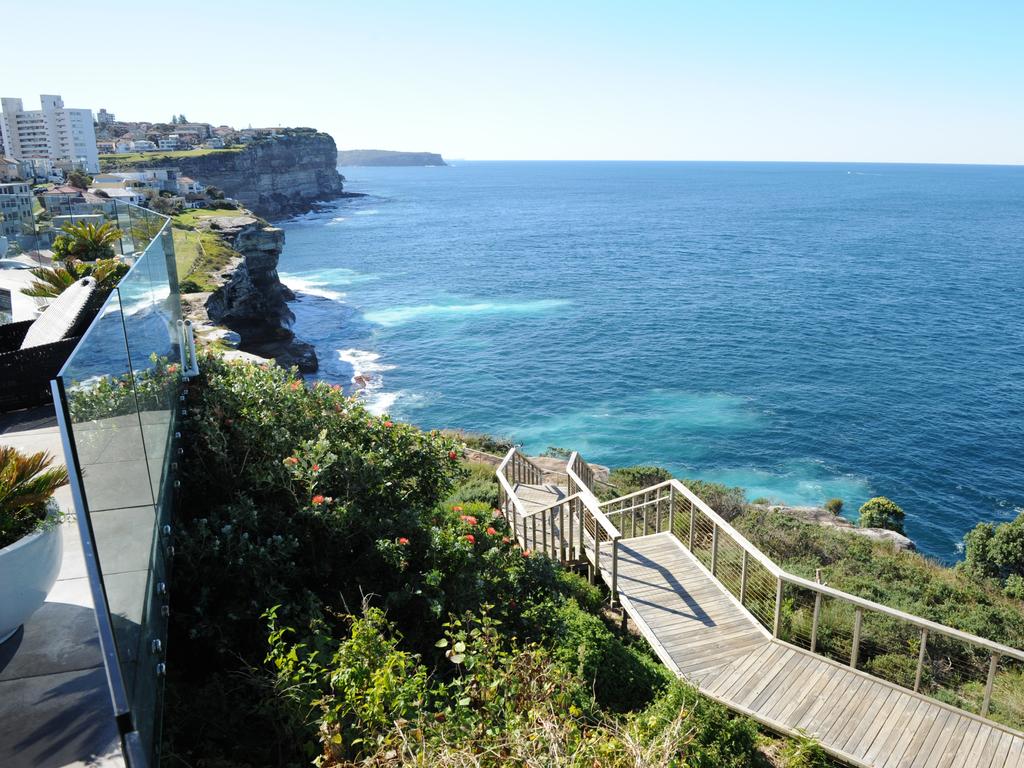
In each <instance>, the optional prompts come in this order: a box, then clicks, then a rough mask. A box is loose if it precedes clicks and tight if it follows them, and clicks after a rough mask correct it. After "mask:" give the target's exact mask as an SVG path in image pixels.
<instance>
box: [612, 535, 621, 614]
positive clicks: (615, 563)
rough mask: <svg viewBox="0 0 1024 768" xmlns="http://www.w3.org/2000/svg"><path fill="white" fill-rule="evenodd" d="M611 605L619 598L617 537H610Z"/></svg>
mask: <svg viewBox="0 0 1024 768" xmlns="http://www.w3.org/2000/svg"><path fill="white" fill-rule="evenodd" d="M611 595H612V607H613V608H614V607H615V606H616V605H617V604H618V602H619V600H618V595H619V537H618V536H616V537H615V538H614V539H612V592H611Z"/></svg>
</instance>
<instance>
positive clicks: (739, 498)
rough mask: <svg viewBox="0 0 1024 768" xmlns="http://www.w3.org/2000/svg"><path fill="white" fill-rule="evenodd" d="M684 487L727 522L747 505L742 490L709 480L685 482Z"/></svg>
mask: <svg viewBox="0 0 1024 768" xmlns="http://www.w3.org/2000/svg"><path fill="white" fill-rule="evenodd" d="M683 485H685V486H686V487H687V488H689V489H690V490H691V491H693V492H694V493H695V494H697V495H698V496H699V497H700V498H701V499H702V500H703V501H704V503H705V504H707V505H708V506H709V507H711V508H712V509H713V510H715V512H717V513H718V514H719V515H721V516H722V517H724V518H725V519H726V520H732V519H733V518H735V517H736V516H737V515H738V514H740V513H741V512H742V511H743V508H744V507H745V506H746V505H747V499H746V495H745V494H744V492H743V489H742V488H737V487H735V486H730V485H725V484H724V483H712V482H708V481H707V480H683Z"/></svg>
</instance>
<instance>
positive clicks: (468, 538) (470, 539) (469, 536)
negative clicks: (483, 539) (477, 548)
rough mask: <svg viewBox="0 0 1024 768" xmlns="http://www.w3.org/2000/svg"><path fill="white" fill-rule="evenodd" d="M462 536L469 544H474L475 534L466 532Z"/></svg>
mask: <svg viewBox="0 0 1024 768" xmlns="http://www.w3.org/2000/svg"><path fill="white" fill-rule="evenodd" d="M463 538H464V539H465V540H466V541H468V542H469V543H470V544H476V536H474V535H473V534H472V533H467V534H466V535H465V536H463Z"/></svg>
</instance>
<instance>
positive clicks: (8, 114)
mask: <svg viewBox="0 0 1024 768" xmlns="http://www.w3.org/2000/svg"><path fill="white" fill-rule="evenodd" d="M39 101H40V106H41V107H42V109H34V110H26V109H25V108H24V106H23V105H22V102H21V99H15V98H3V99H0V110H2V112H0V136H2V140H3V146H4V152H5V153H6V154H7V155H9V156H11V157H13V158H15V159H16V160H23V159H34V158H45V159H47V160H49V161H51V162H52V163H55V164H60V165H68V166H77V167H81V168H83V169H85V170H86V171H88V172H90V173H95V172H97V171H99V169H100V160H99V155H98V153H97V151H96V131H95V129H94V127H93V121H92V110H89V109H68V108H65V106H64V101H63V100H62V99H61V97H60V96H52V95H45V94H44V95H43V96H40V97H39Z"/></svg>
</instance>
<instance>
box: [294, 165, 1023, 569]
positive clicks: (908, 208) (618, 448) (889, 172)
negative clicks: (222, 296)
mask: <svg viewBox="0 0 1024 768" xmlns="http://www.w3.org/2000/svg"><path fill="white" fill-rule="evenodd" d="M342 172H343V173H344V174H345V175H346V176H347V178H348V183H347V188H348V189H349V190H350V191H357V192H366V193H368V194H369V196H368V197H365V198H359V199H346V200H341V201H338V202H337V203H334V204H332V205H331V206H330V207H329V208H328V209H325V210H322V211H320V212H317V213H313V214H309V215H306V216H303V217H298V218H294V219H290V220H287V221H286V222H284V223H283V226H284V228H285V231H286V235H287V241H286V247H285V253H284V255H283V256H282V259H281V266H280V268H281V272H282V278H283V280H284V281H285V282H286V283H287V284H288V285H290V286H292V287H293V288H295V289H296V290H297V291H299V294H300V299H299V301H297V302H296V303H295V304H294V305H293V308H294V310H295V314H296V318H297V319H296V323H295V331H296V332H297V334H298V335H299V336H300V337H302V338H304V339H307V340H310V341H312V342H313V343H314V344H315V345H316V346H317V349H318V350H319V353H320V357H321V361H322V370H321V374H320V375H321V377H323V378H327V379H331V380H334V381H337V382H341V383H344V384H346V385H347V386H348V385H350V384H351V383H352V379H353V377H354V376H367V377H369V378H370V383H369V386H368V387H367V389H366V397H367V399H368V402H369V404H370V406H371V407H372V408H374V409H375V410H377V411H378V412H385V411H386V412H388V413H390V414H392V415H394V416H395V417H398V418H402V419H406V420H410V421H412V422H414V423H416V424H419V425H421V426H423V427H428V428H432V427H456V426H457V427H462V428H466V429H470V430H479V431H484V432H490V433H496V434H499V435H505V436H510V437H513V438H515V439H516V440H517V441H521V442H523V443H524V444H525V446H526V447H527V448H528V449H529V450H530V451H542V450H544V449H545V448H546V447H548V446H559V447H565V448H574V449H578V450H580V451H581V452H582V453H583V455H584V456H585V457H586V458H587V459H589V460H591V461H594V462H598V463H602V464H610V465H626V464H639V463H651V464H660V465H662V466H665V467H667V468H669V469H670V470H672V471H673V472H675V473H677V474H678V475H680V476H683V477H700V478H706V479H710V480H719V481H722V482H725V483H730V484H734V485H740V486H742V487H743V488H745V489H746V491H747V495H748V497H749V498H755V497H760V496H765V497H769V498H771V499H774V500H778V501H780V502H788V503H794V504H819V503H821V502H823V501H825V500H826V499H827V498H830V497H833V496H838V497H840V498H842V499H844V500H845V502H846V509H847V514H848V516H850V517H852V518H856V510H857V508H858V507H859V506H860V504H861V503H862V502H863V501H864V500H866V499H867V498H869V497H870V496H873V495H879V494H882V495H886V496H889V497H891V498H892V499H894V500H896V501H897V502H898V503H899V504H901V505H902V506H903V508H904V509H905V510H906V512H907V532H908V534H909V535H910V536H911V537H912V538H913V539H915V540H916V541H917V543H918V546H919V547H920V548H921V549H922V550H923V551H925V552H927V553H928V554H931V555H933V556H936V557H939V558H941V559H944V560H952V559H955V558H956V557H957V556H958V545H959V542H960V541H961V539H962V537H963V534H964V533H965V532H966V531H967V530H969V529H970V528H971V527H972V526H973V525H974V524H975V523H976V522H978V521H981V520H1008V519H1011V518H1012V517H1014V516H1015V514H1016V512H1017V511H1018V509H1019V508H1021V507H1024V328H1022V317H1024V312H1022V304H1024V168H1021V167H1018V168H1009V167H966V166H921V165H906V166H900V165H861V164H800V163H763V164H762V163H586V162H580V163H571V162H559V163H542V162H537V163H532V162H519V163H489V162H457V163H455V164H454V165H453V166H452V167H448V168H343V169H342Z"/></svg>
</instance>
